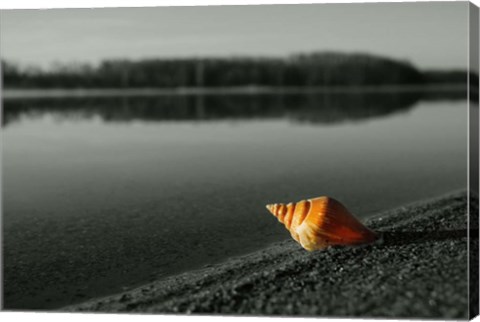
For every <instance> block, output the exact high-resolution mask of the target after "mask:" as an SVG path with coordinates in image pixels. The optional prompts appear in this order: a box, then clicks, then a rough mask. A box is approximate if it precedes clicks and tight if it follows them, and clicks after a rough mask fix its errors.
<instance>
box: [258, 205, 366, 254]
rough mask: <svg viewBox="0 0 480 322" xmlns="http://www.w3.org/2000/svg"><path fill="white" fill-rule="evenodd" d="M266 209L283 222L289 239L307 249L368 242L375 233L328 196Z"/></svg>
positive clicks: (271, 206)
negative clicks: (289, 235)
mask: <svg viewBox="0 0 480 322" xmlns="http://www.w3.org/2000/svg"><path fill="white" fill-rule="evenodd" d="M267 209H268V210H269V211H270V212H271V213H272V214H273V215H274V216H275V217H277V219H278V221H280V222H281V223H283V224H284V225H285V227H286V228H287V229H288V230H289V231H290V234H291V235H292V237H293V239H295V240H296V241H297V242H298V243H300V245H302V247H303V248H305V249H306V250H309V251H312V250H318V249H324V248H326V247H327V246H329V245H357V244H364V243H371V242H373V241H374V240H375V239H376V235H375V233H373V232H372V231H371V230H369V229H368V228H367V227H365V226H364V225H363V224H362V223H361V222H360V221H359V220H358V219H356V218H355V217H354V216H353V215H352V214H351V213H350V212H349V211H348V210H347V208H345V207H344V206H343V205H342V204H341V203H340V202H339V201H337V200H335V199H333V198H330V197H319V198H314V199H309V200H302V201H299V202H296V203H289V204H281V203H277V204H270V205H267Z"/></svg>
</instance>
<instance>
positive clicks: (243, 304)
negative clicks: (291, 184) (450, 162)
mask: <svg viewBox="0 0 480 322" xmlns="http://www.w3.org/2000/svg"><path fill="white" fill-rule="evenodd" d="M466 198H467V196H466V193H463V192H460V193H458V192H457V193H454V194H449V195H447V196H442V197H438V198H435V199H431V200H428V201H424V202H420V203H415V204H412V205H409V206H405V207H401V208H397V209H394V210H390V211H387V212H383V213H381V214H378V215H376V216H374V217H371V218H369V219H368V220H366V221H365V223H366V224H367V225H368V226H369V227H371V228H373V229H374V230H376V231H378V232H380V233H381V234H382V239H381V240H380V241H378V242H376V243H374V244H372V245H366V246H361V247H348V248H345V247H335V248H329V249H328V250H326V251H322V252H306V251H304V250H303V249H302V248H300V246H298V245H297V244H296V243H295V242H294V241H293V240H287V241H284V242H280V243H276V244H274V245H272V246H271V247H269V248H267V249H264V250H261V251H258V252H254V253H251V254H249V255H246V256H240V257H236V258H232V259H230V260H227V261H226V262H224V263H221V264H217V265H214V266H210V267H206V268H204V269H201V270H197V271H192V272H187V273H184V274H181V275H176V276H172V277H169V278H166V279H162V280H159V281H155V282H152V283H149V284H146V285H144V286H141V287H138V288H136V289H134V290H130V291H127V292H124V293H121V294H117V295H113V296H109V297H104V298H101V299H94V300H90V301H87V302H85V303H82V304H78V305H73V306H68V307H65V308H62V309H60V311H82V312H91V311H92V312H137V313H192V314H232V315H244V314H248V315H299V316H337V317H354V316H356V317H397V318H398V317H419V318H467V317H468V278H467V274H468V267H467V258H468V250H467V243H468V239H467V215H466V209H467V199H466ZM477 207H478V206H477ZM472 232H473V233H472ZM471 235H472V236H477V238H474V239H473V242H474V243H477V244H478V230H475V229H473V230H471Z"/></svg>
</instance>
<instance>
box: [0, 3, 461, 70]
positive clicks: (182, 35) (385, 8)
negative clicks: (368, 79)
mask: <svg viewBox="0 0 480 322" xmlns="http://www.w3.org/2000/svg"><path fill="white" fill-rule="evenodd" d="M467 16H468V3H467V2H455V3H453V2H448V3H445V2H444V3H440V2H435V3H383V4H378V3H377V4H375V3H371V4H313V5H264V6H258V5H257V6H225V7H177V8H175V7H157V8H118V9H98V8H95V9H52V10H3V11H1V13H0V37H1V38H0V41H1V43H0V45H1V46H0V53H1V57H2V59H7V60H10V61H14V62H17V63H21V64H30V65H41V66H50V65H51V64H52V63H53V62H71V61H75V62H89V63H96V62H98V61H99V60H101V59H104V58H129V59H140V58H153V57H189V56H231V55H236V56H244V55H262V56H285V55H289V54H292V53H299V52H310V51H324V50H335V51H344V52H368V53H373V54H379V55H385V56H389V57H392V58H398V59H402V60H408V61H410V62H412V63H413V64H414V65H416V66H418V67H419V68H466V66H467V39H468V38H467V36H468V35H467V23H468V20H467Z"/></svg>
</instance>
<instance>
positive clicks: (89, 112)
mask: <svg viewBox="0 0 480 322" xmlns="http://www.w3.org/2000/svg"><path fill="white" fill-rule="evenodd" d="M464 98H465V93H464V91H445V92H423V91H411V92H398V91H391V92H359V91H357V92H347V93H339V92H336V93H310V94H280V95H278V94H263V95H245V94H244V95H242V94H236V95H165V96H154V97H151V96H150V97H109V98H107V97H103V98H99V97H97V98H95V97H93V98H92V97H90V98H67V99H66V98H56V99H52V98H50V99H45V98H44V99H29V100H6V101H4V117H3V126H8V125H10V124H12V123H15V122H18V121H19V120H21V119H22V118H35V117H38V116H41V115H45V114H55V116H56V119H60V120H61V119H69V120H72V119H89V118H94V117H99V118H101V119H102V120H103V121H105V122H131V121H135V120H140V121H179V120H197V121H198V120H230V119H231V120H243V119H279V118H287V119H289V120H292V121H295V122H308V123H318V124H335V123H341V122H352V121H362V120H366V119H371V118H378V117H383V116H387V115H392V114H395V113H403V112H406V111H408V110H410V109H411V108H412V107H413V106H414V104H415V103H417V102H418V101H420V100H441V99H453V100H458V99H464Z"/></svg>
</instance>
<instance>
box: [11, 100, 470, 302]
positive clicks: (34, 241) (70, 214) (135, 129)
mask: <svg viewBox="0 0 480 322" xmlns="http://www.w3.org/2000/svg"><path fill="white" fill-rule="evenodd" d="M444 94H445V93H439V94H438V93H429V94H427V95H426V94H425V93H418V92H411V93H400V92H384V93H362V92H350V93H331V94H328V93H322V94H289V95H273V94H265V95H186V96H180V95H173V96H168V95H167V96H158V97H155V96H154V97H123V98H72V99H67V98H61V99H60V98H59V99H28V100H21V99H16V100H6V101H4V115H3V129H2V139H3V140H2V146H3V210H4V214H3V236H4V237H3V238H4V240H3V241H4V249H3V254H4V257H3V260H4V261H3V265H4V306H5V308H6V309H50V308H57V307H61V306H64V305H68V304H72V303H76V302H81V301H84V300H86V299H88V298H91V297H97V296H103V295H108V294H111V293H116V292H120V291H122V290H125V289H128V288H131V287H134V286H137V285H139V284H142V283H145V282H148V281H151V280H156V279H158V278H162V277H164V276H167V275H171V274H176V273H179V272H182V271H187V270H191V269H196V268H200V267H202V266H203V265H207V264H212V263H217V262H220V261H222V260H224V259H225V258H227V257H231V256H236V255H240V254H244V253H248V252H251V251H254V250H257V249H260V248H263V247H266V246H268V245H269V244H270V243H272V242H275V241H280V240H284V239H287V238H290V237H289V233H288V232H287V231H286V230H285V228H283V227H282V226H281V225H280V224H279V223H278V222H277V220H276V219H275V218H274V217H273V216H271V215H270V214H269V213H268V212H267V210H266V209H265V204H267V203H272V202H288V201H298V200H301V199H306V198H309V197H317V196H321V195H329V196H333V197H335V198H337V199H339V200H340V201H342V202H343V203H344V204H345V205H347V207H348V208H349V209H351V210H352V212H353V213H355V214H357V215H358V216H359V217H361V218H362V217H363V218H365V217H367V216H370V215H372V214H375V213H377V212H380V211H383V210H386V209H390V208H393V207H398V206H401V205H404V204H406V203H410V202H414V201H418V200H422V199H425V198H430V197H434V196H437V195H439V194H444V193H448V192H450V191H453V190H458V189H466V183H467V124H468V119H467V101H466V100H465V99H463V98H464V97H465V95H463V94H462V93H460V94H457V95H444Z"/></svg>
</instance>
